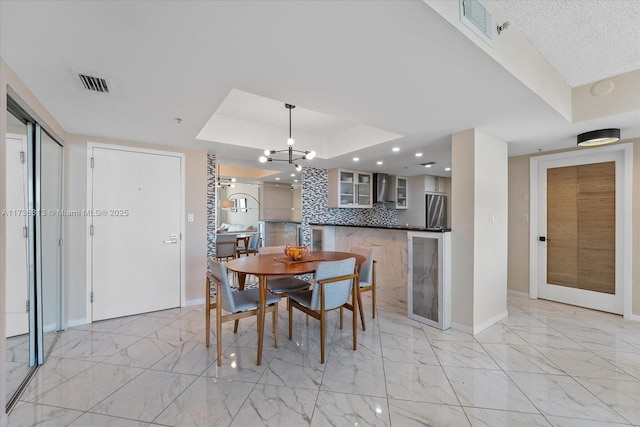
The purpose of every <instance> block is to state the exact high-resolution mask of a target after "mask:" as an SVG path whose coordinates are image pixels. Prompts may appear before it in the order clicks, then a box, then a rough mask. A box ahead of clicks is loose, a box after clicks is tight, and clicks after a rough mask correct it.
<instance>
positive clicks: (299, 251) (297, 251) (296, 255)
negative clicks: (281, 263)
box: [284, 246, 309, 261]
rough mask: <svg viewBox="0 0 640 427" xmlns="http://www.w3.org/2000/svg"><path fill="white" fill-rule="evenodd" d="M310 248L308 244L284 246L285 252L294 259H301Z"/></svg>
mask: <svg viewBox="0 0 640 427" xmlns="http://www.w3.org/2000/svg"><path fill="white" fill-rule="evenodd" d="M308 251H309V248H307V247H306V246H287V247H285V248H284V253H285V255H286V256H288V257H289V258H290V259H291V260H293V261H299V260H301V259H302V257H304V256H305V255H306V254H307V252H308Z"/></svg>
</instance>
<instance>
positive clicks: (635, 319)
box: [624, 314, 640, 322]
mask: <svg viewBox="0 0 640 427" xmlns="http://www.w3.org/2000/svg"><path fill="white" fill-rule="evenodd" d="M624 320H630V321H632V322H640V315H638V314H630V315H628V316H624Z"/></svg>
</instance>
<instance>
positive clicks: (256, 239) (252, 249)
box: [236, 233, 260, 256]
mask: <svg viewBox="0 0 640 427" xmlns="http://www.w3.org/2000/svg"><path fill="white" fill-rule="evenodd" d="M259 244H260V233H254V234H252V235H251V237H250V238H249V244H248V245H247V247H246V248H245V247H244V246H242V247H239V248H236V252H238V256H240V255H243V254H246V255H249V254H254V255H255V254H257V253H258V246H259Z"/></svg>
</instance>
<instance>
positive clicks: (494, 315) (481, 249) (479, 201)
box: [473, 130, 509, 330]
mask: <svg viewBox="0 0 640 427" xmlns="http://www.w3.org/2000/svg"><path fill="white" fill-rule="evenodd" d="M475 146H476V150H475V178H474V182H475V188H474V192H475V195H476V197H475V204H474V222H475V225H474V231H475V233H474V255H475V256H474V260H473V262H474V277H473V286H474V289H473V295H474V303H473V306H474V311H473V324H474V330H482V329H485V328H486V327H488V326H491V325H492V324H494V323H495V322H497V321H498V320H500V319H502V318H504V317H506V316H507V240H508V237H507V231H508V204H507V199H508V175H509V171H508V161H507V143H506V142H505V141H502V140H499V139H497V138H495V137H493V136H491V135H489V134H486V133H483V132H481V131H478V130H476V132H475ZM494 220H495V222H493V221H494Z"/></svg>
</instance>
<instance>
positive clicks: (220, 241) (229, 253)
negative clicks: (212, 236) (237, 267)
mask: <svg viewBox="0 0 640 427" xmlns="http://www.w3.org/2000/svg"><path fill="white" fill-rule="evenodd" d="M236 249H237V243H236V236H235V235H234V234H217V235H216V258H229V257H231V258H235V256H236Z"/></svg>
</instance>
